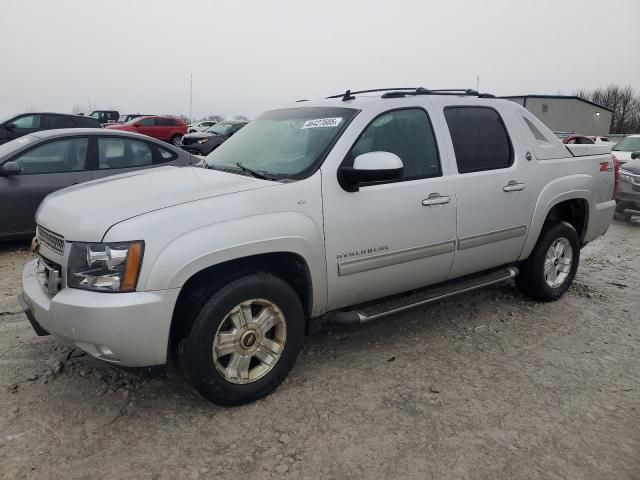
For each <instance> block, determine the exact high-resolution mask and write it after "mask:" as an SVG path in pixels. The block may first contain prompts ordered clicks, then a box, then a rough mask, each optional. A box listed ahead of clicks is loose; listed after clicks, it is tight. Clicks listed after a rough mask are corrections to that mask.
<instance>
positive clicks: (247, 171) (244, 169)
mask: <svg viewBox="0 0 640 480" xmlns="http://www.w3.org/2000/svg"><path fill="white" fill-rule="evenodd" d="M236 165H237V166H238V168H239V169H240V170H242V171H243V172H245V173H248V174H249V175H251V176H252V177H255V178H259V179H261V180H270V178H269V177H267V176H266V175H264V174H263V173H260V172H256V171H255V170H251V169H250V168H248V167H245V166H244V165H242V164H241V163H240V162H236Z"/></svg>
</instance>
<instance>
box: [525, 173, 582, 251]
mask: <svg viewBox="0 0 640 480" xmlns="http://www.w3.org/2000/svg"><path fill="white" fill-rule="evenodd" d="M594 188H595V186H594V181H593V177H592V176H591V175H587V174H577V175H570V176H566V177H560V178H558V179H556V180H553V181H551V182H549V183H548V184H547V185H546V186H545V187H544V188H543V189H542V191H541V192H540V195H539V196H538V200H537V201H536V206H535V208H534V211H533V216H532V218H531V227H530V228H529V233H528V235H527V240H526V242H525V245H524V248H523V249H522V253H521V254H520V260H525V259H526V258H528V257H529V255H530V254H531V251H532V250H533V247H535V245H536V242H537V241H538V237H539V236H540V232H541V231H542V227H543V226H544V221H545V219H546V218H547V215H548V214H549V211H551V209H552V208H553V207H554V206H555V205H557V204H559V203H561V202H564V201H566V200H573V199H580V200H585V201H586V202H587V205H588V209H589V210H590V209H591V206H592V195H593V193H592V192H593V189H594ZM587 215H588V212H587Z"/></svg>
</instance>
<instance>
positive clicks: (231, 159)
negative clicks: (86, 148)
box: [20, 89, 615, 407]
mask: <svg viewBox="0 0 640 480" xmlns="http://www.w3.org/2000/svg"><path fill="white" fill-rule="evenodd" d="M443 93H444V94H439V93H438V92H437V91H430V90H425V89H417V90H408V91H404V90H400V91H398V90H395V91H391V92H384V93H382V92H379V93H377V94H375V92H370V93H369V94H367V95H362V96H360V95H359V92H354V93H352V92H350V91H347V93H345V94H341V95H338V96H337V97H330V98H328V99H323V100H318V101H309V102H306V103H305V104H304V105H302V106H301V104H300V103H294V104H290V105H287V106H285V107H283V108H280V109H275V110H271V111H268V112H266V113H264V114H263V115H261V116H260V117H258V118H257V119H256V120H253V121H252V122H251V123H249V124H248V125H247V126H246V127H244V128H243V129H242V130H241V131H240V132H238V133H237V134H236V135H235V136H234V137H233V138H231V139H230V140H229V141H227V142H226V143H225V144H224V145H222V146H221V147H220V148H219V149H217V150H215V151H214V152H213V153H212V154H211V155H209V156H207V157H206V158H205V159H204V163H205V164H206V165H205V167H206V168H193V167H188V168H163V169H156V170H155V171H151V172H147V173H145V174H141V175H131V176H125V177H122V176H121V177H118V178H111V179H106V180H105V181H103V182H100V183H94V184H90V185H79V186H78V187H76V188H73V189H68V190H66V191H63V192H57V193H54V194H53V195H50V196H49V197H47V199H46V200H45V201H44V202H43V203H42V205H41V206H40V208H39V209H38V213H37V219H36V220H37V224H38V234H37V235H38V236H37V238H38V241H39V250H38V252H37V253H38V255H39V256H38V257H37V258H36V259H34V260H31V261H30V262H29V263H28V264H26V265H25V267H24V269H23V272H22V289H23V293H22V297H21V300H20V303H21V305H22V308H23V309H24V311H25V312H26V314H27V317H28V318H29V319H30V320H31V322H32V325H34V329H35V330H36V331H37V332H38V333H39V334H41V335H47V334H49V333H50V334H53V335H55V336H57V337H58V338H61V339H62V340H64V341H65V342H66V343H68V344H70V345H73V346H74V347H75V348H78V349H80V350H83V351H85V352H87V353H88V354H89V355H92V356H93V357H95V358H98V359H100V360H103V361H107V362H111V363H114V364H117V365H120V366H128V367H157V366H164V365H166V363H167V360H168V358H169V355H173V356H174V357H173V358H174V359H175V363H174V364H175V365H177V366H178V368H179V370H180V371H181V372H182V373H183V374H184V376H185V378H186V380H187V381H188V382H189V383H190V384H191V386H192V387H194V388H195V389H196V390H197V391H198V392H199V393H200V394H201V395H202V396H204V397H205V398H207V399H208V400H210V401H212V402H216V403H220V404H224V405H238V404H241V403H246V402H250V401H253V400H256V399H258V398H260V397H263V396H265V395H267V394H269V393H270V392H271V391H273V390H274V389H275V388H276V387H277V386H278V384H280V383H281V382H282V381H283V380H284V378H285V377H286V375H287V373H288V372H289V371H290V369H291V368H292V366H293V364H294V362H295V360H296V357H297V356H298V353H299V352H300V350H301V348H302V346H303V342H304V335H305V331H314V330H315V331H317V329H318V328H320V326H321V325H322V323H325V322H330V323H336V324H342V325H345V324H346V325H356V324H360V323H363V322H368V321H373V320H378V319H380V318H382V317H384V316H386V315H391V314H394V313H396V312H399V311H402V310H405V309H408V308H411V307H417V306H423V305H425V304H427V303H430V302H434V301H439V300H441V299H443V298H447V297H449V296H451V295H454V294H457V293H462V292H468V291H469V290H473V289H476V288H481V287H483V286H486V285H492V284H496V283H498V282H503V281H506V280H509V279H513V278H515V284H516V285H517V287H518V288H519V289H520V290H521V291H522V292H523V293H524V294H525V295H527V296H528V297H530V298H532V299H534V300H538V301H544V302H548V301H553V300H557V299H559V298H560V297H561V296H562V295H563V294H564V293H565V292H566V291H567V290H568V289H569V287H570V286H571V284H572V282H573V279H574V277H575V275H576V272H577V270H578V264H579V261H580V250H581V248H582V247H583V246H584V245H586V244H587V243H589V242H590V241H592V240H595V239H596V238H598V237H599V236H601V235H603V234H604V233H605V232H606V231H607V229H608V228H609V226H610V224H611V221H612V217H613V214H614V210H615V201H614V192H615V175H614V161H613V158H612V155H611V154H610V152H609V150H610V149H609V148H608V147H606V146H602V145H563V144H562V143H561V142H560V141H558V140H557V139H556V138H554V136H553V134H552V132H551V131H550V130H549V129H548V128H547V127H546V126H545V125H544V124H543V123H542V122H541V121H540V120H539V119H537V118H536V117H535V116H534V115H533V114H532V113H531V112H529V111H528V110H526V109H525V108H523V107H522V106H520V105H518V104H516V103H515V102H511V101H509V100H500V99H494V98H477V97H478V95H477V94H473V93H468V92H462V91H460V92H458V93H459V94H458V95H456V94H454V93H452V91H450V90H449V91H446V92H443ZM484 97H486V95H485V96H484ZM214 128H215V127H214ZM107 131H108V130H107ZM43 269H44V270H46V274H42V273H40V272H43ZM399 320H400V319H395V322H394V323H397V322H398V321H399ZM398 328H399V327H398ZM526 341H527V339H526V338H523V342H526ZM259 407H262V405H260V406H259Z"/></svg>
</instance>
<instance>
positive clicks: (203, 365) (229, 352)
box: [177, 273, 305, 406]
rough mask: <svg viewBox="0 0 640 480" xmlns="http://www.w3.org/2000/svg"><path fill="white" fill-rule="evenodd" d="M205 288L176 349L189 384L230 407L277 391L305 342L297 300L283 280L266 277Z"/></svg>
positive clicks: (188, 307) (254, 276)
mask: <svg viewBox="0 0 640 480" xmlns="http://www.w3.org/2000/svg"><path fill="white" fill-rule="evenodd" d="M214 290H215V291H214V292H212V289H211V288H209V289H208V288H207V287H205V288H204V291H205V292H208V293H207V294H208V295H210V297H209V298H208V299H203V298H202V296H201V295H194V296H192V297H191V299H189V300H188V302H191V303H192V305H186V309H185V310H184V311H185V312H188V313H187V314H188V315H190V316H192V318H185V319H184V320H186V321H190V320H191V326H190V328H189V331H188V332H185V334H184V336H183V338H182V339H181V340H180V341H179V343H178V348H177V355H178V361H179V365H180V367H181V369H182V371H183V374H184V376H185V378H186V380H187V382H188V383H189V384H190V385H191V386H192V387H193V388H194V389H195V390H196V391H198V392H199V393H200V394H201V395H202V396H203V397H204V398H206V399H207V400H209V401H211V402H213V403H216V404H218V405H225V406H233V405H241V404H244V403H248V402H252V401H254V400H257V399H259V398H261V397H264V396H265V395H268V394H269V393H271V392H272V391H273V390H275V389H276V387H277V386H278V385H280V383H281V382H282V381H283V380H284V378H285V377H286V376H287V374H288V373H289V371H290V370H291V368H292V367H293V364H294V363H295V361H296V358H297V356H298V353H299V352H300V349H301V348H302V344H303V341H304V327H305V317H304V310H303V307H302V303H301V302H300V299H299V298H298V296H297V295H296V293H295V291H294V290H293V289H292V288H291V286H289V284H287V283H286V282H284V281H283V280H281V279H279V278H277V277H274V276H273V275H270V274H267V273H258V274H252V275H249V276H244V277H242V278H238V279H236V280H232V281H230V282H229V283H227V284H225V285H224V286H222V287H221V288H217V289H216V288H214Z"/></svg>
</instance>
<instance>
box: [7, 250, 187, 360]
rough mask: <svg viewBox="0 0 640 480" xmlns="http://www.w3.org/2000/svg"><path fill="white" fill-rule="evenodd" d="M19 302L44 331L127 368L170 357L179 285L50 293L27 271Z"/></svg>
mask: <svg viewBox="0 0 640 480" xmlns="http://www.w3.org/2000/svg"><path fill="white" fill-rule="evenodd" d="M22 290H23V291H22V294H21V296H20V298H19V300H20V304H21V306H22V308H23V310H24V311H25V313H26V315H27V318H29V321H30V322H31V324H32V325H33V327H34V330H36V333H38V335H40V334H45V335H46V334H48V333H50V334H52V335H54V336H56V337H58V338H60V339H61V340H62V341H64V342H65V343H67V344H69V345H71V346H73V347H75V348H79V349H80V350H83V351H85V352H87V353H89V354H90V355H93V356H94V357H96V358H99V359H101V360H105V361H108V362H111V363H115V364H118V365H122V366H125V367H148V366H156V365H164V364H165V363H166V362H167V347H168V344H169V330H170V328H171V318H172V315H173V308H174V306H175V303H176V300H177V298H178V294H179V292H180V290H179V289H170V290H158V291H153V292H132V293H101V292H89V291H85V290H78V289H74V288H64V289H62V290H60V291H59V292H58V293H56V294H55V295H53V296H52V297H50V296H49V295H47V293H46V292H45V290H44V289H43V288H42V286H41V285H40V281H39V280H38V278H37V277H36V274H35V261H32V262H29V263H27V264H26V265H25V266H24V268H23V270H22Z"/></svg>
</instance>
